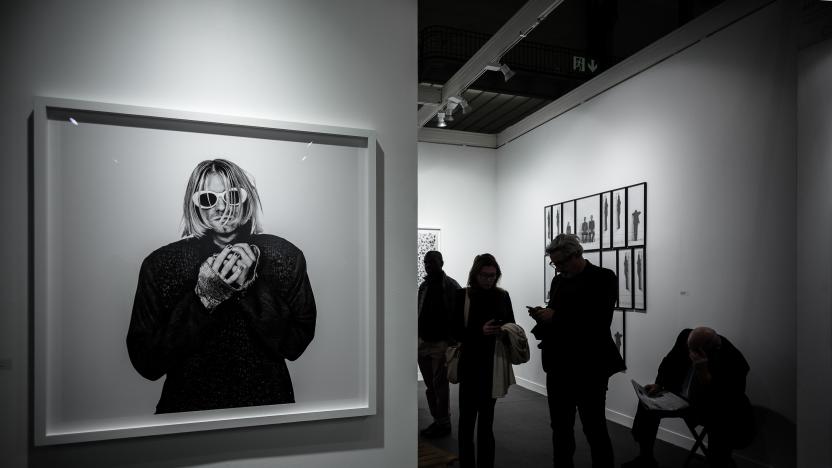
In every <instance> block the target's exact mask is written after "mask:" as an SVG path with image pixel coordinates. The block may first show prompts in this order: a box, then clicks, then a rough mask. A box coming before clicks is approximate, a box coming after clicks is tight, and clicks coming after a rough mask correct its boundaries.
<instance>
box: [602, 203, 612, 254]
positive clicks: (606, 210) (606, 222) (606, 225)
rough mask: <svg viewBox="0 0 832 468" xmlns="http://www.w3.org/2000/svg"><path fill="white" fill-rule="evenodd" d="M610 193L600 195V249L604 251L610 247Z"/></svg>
mask: <svg viewBox="0 0 832 468" xmlns="http://www.w3.org/2000/svg"><path fill="white" fill-rule="evenodd" d="M611 201H612V192H604V193H602V194H601V232H600V233H599V235H600V237H601V248H602V249H606V248H610V247H612V229H610V225H611V224H612V205H611V204H610V202H611Z"/></svg>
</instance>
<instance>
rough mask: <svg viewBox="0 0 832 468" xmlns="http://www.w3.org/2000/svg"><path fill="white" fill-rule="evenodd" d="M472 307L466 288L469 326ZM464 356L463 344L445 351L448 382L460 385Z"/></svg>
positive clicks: (449, 347) (464, 315) (466, 313)
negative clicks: (461, 356) (461, 357)
mask: <svg viewBox="0 0 832 468" xmlns="http://www.w3.org/2000/svg"><path fill="white" fill-rule="evenodd" d="M470 305H471V301H470V299H468V288H465V307H464V308H463V312H462V313H463V317H464V320H465V321H464V322H463V323H464V324H465V326H466V327H467V326H468V309H469V307H470ZM461 354H462V343H460V344H458V345H455V346H448V349H447V350H446V351H445V364H446V365H447V366H448V382H450V383H452V384H455V383H459V357H460V355H461Z"/></svg>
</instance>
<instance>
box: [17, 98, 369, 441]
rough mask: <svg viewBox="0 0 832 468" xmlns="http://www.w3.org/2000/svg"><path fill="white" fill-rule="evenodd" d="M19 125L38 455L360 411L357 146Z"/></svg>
mask: <svg viewBox="0 0 832 468" xmlns="http://www.w3.org/2000/svg"><path fill="white" fill-rule="evenodd" d="M34 116H35V119H34V122H35V127H34V130H35V131H34V166H33V176H34V206H33V216H34V244H33V263H34V264H33V268H34V338H33V339H34V442H35V444H36V445H50V444H63V443H74V442H85V441H93V440H102V439H114V438H125V437H134V436H147V435H159V434H168V433H177V432H189V431H198V430H212V429H224V428H232V427H243V426H251V425H265V424H279V423H290V422H296V421H309V420H319V419H331V418H342V417H354V416H365V415H371V414H375V413H376V393H377V376H376V368H377V367H376V343H377V342H378V337H377V333H378V330H377V320H378V304H377V297H378V294H377V293H378V283H379V280H380V279H379V277H378V273H377V271H376V265H377V259H378V255H379V253H378V249H379V242H378V239H377V233H378V230H377V223H378V219H379V209H380V206H381V204H380V198H379V197H381V196H382V194H381V193H377V191H376V190H377V187H378V186H379V183H380V177H381V174H379V173H377V167H378V166H377V165H378V162H379V156H378V155H377V141H376V137H375V133H374V132H372V131H370V130H363V129H348V128H339V127H325V126H318V125H310V124H298V123H287V122H274V121H266V120H260V119H247V118H241V117H228V116H218V115H207V114H196V113H189V112H180V111H172V110H167V109H153V108H144V107H133V106H123V105H116V104H104V103H90V102H82V101H70V100H61V99H52V98H38V99H36V101H35V109H34ZM336 228H337V229H336ZM334 233H336V234H334ZM333 242H336V244H337V246H336V247H333V245H334V244H333ZM333 248H334V249H335V250H333ZM333 252H337V256H336V257H333Z"/></svg>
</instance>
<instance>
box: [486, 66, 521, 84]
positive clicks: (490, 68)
mask: <svg viewBox="0 0 832 468" xmlns="http://www.w3.org/2000/svg"><path fill="white" fill-rule="evenodd" d="M485 70H486V71H499V72H502V74H503V80H505V81H508V80H510V79H511V77H512V76H514V71H512V69H511V68H509V67H508V65H506V64H505V63H490V64H488V65H486V66H485Z"/></svg>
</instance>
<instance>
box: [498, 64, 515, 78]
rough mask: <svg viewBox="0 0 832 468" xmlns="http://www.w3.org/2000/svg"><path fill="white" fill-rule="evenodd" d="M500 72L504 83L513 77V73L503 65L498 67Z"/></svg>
mask: <svg viewBox="0 0 832 468" xmlns="http://www.w3.org/2000/svg"><path fill="white" fill-rule="evenodd" d="M500 71H501V72H503V78H505V80H506V81H508V80H510V79H511V77H512V76H514V72H513V71H512V70H511V68H509V67H508V65H506V64H505V63H504V64H502V65H500Z"/></svg>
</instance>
